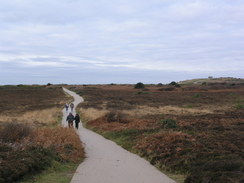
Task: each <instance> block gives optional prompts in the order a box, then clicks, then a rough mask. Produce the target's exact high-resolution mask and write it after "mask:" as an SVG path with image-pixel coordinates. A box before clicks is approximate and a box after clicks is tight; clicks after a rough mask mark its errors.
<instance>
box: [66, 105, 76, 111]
mask: <svg viewBox="0 0 244 183" xmlns="http://www.w3.org/2000/svg"><path fill="white" fill-rule="evenodd" d="M64 107H65V109H66V112H68V110H69V107H70V108H71V112H73V109H74V107H75V105H74V104H73V103H70V104H65V105H64Z"/></svg>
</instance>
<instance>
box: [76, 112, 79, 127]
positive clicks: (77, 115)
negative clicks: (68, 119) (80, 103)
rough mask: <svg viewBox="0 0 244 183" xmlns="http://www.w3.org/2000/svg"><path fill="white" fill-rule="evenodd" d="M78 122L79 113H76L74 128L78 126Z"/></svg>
mask: <svg viewBox="0 0 244 183" xmlns="http://www.w3.org/2000/svg"><path fill="white" fill-rule="evenodd" d="M79 122H80V116H79V114H77V113H76V115H75V128H76V129H78V128H79Z"/></svg>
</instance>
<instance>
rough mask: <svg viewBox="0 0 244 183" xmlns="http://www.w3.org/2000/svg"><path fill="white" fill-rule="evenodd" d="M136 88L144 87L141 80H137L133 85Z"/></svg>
mask: <svg viewBox="0 0 244 183" xmlns="http://www.w3.org/2000/svg"><path fill="white" fill-rule="evenodd" d="M135 88H136V89H140V88H145V85H144V84H143V83H142V82H139V83H137V84H136V85H135Z"/></svg>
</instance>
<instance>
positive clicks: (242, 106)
mask: <svg viewBox="0 0 244 183" xmlns="http://www.w3.org/2000/svg"><path fill="white" fill-rule="evenodd" d="M235 108H236V109H244V104H241V103H238V104H236V105H235Z"/></svg>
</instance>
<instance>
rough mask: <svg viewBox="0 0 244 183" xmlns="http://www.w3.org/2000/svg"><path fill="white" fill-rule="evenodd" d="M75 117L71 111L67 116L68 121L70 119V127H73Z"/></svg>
mask: <svg viewBox="0 0 244 183" xmlns="http://www.w3.org/2000/svg"><path fill="white" fill-rule="evenodd" d="M74 119H75V117H74V115H73V114H72V113H71V112H70V113H69V115H68V116H67V118H66V121H68V124H69V128H71V127H72V128H73V121H74Z"/></svg>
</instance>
